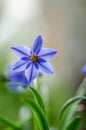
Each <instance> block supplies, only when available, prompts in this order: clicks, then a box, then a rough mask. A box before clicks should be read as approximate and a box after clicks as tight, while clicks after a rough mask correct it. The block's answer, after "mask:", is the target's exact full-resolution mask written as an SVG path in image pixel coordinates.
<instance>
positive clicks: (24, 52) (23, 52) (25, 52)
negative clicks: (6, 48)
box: [11, 45, 30, 58]
mask: <svg viewBox="0 0 86 130" xmlns="http://www.w3.org/2000/svg"><path fill="white" fill-rule="evenodd" d="M11 50H12V52H13V53H14V54H15V55H16V56H17V57H19V58H22V57H25V56H30V49H28V48H27V47H24V46H19V45H18V46H13V47H11Z"/></svg>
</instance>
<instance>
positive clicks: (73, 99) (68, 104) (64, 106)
mask: <svg viewBox="0 0 86 130" xmlns="http://www.w3.org/2000/svg"><path fill="white" fill-rule="evenodd" d="M82 99H84V100H86V97H85V96H76V97H73V98H71V99H69V100H68V101H67V102H66V103H64V105H63V106H62V108H61V111H60V114H59V119H60V118H61V117H62V115H63V113H64V111H65V109H66V108H67V107H69V106H70V105H72V104H73V103H74V102H76V101H78V100H82Z"/></svg>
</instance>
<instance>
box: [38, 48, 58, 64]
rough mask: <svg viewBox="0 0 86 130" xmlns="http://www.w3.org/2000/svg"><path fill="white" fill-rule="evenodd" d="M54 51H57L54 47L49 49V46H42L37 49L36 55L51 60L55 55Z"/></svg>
mask: <svg viewBox="0 0 86 130" xmlns="http://www.w3.org/2000/svg"><path fill="white" fill-rule="evenodd" d="M56 53H57V51H56V50H54V49H51V48H42V49H41V50H40V51H39V53H38V55H37V56H38V57H39V58H43V59H45V60H47V61H49V60H51V59H52V58H53V57H54V56H55V54H56Z"/></svg>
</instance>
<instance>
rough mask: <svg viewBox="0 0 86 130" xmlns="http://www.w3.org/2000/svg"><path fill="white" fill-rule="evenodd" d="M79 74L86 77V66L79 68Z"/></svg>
mask: <svg viewBox="0 0 86 130" xmlns="http://www.w3.org/2000/svg"><path fill="white" fill-rule="evenodd" d="M81 74H82V75H84V76H86V65H84V66H83V67H82V68H81Z"/></svg>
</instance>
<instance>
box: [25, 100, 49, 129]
mask: <svg viewBox="0 0 86 130" xmlns="http://www.w3.org/2000/svg"><path fill="white" fill-rule="evenodd" d="M25 104H26V105H27V106H28V107H29V108H30V109H31V110H32V112H33V114H34V116H35V119H36V120H37V122H38V126H39V129H40V130H49V126H48V122H47V119H46V116H45V113H44V111H43V110H42V109H41V107H40V106H39V105H37V104H36V103H34V102H33V101H31V100H25Z"/></svg>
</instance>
